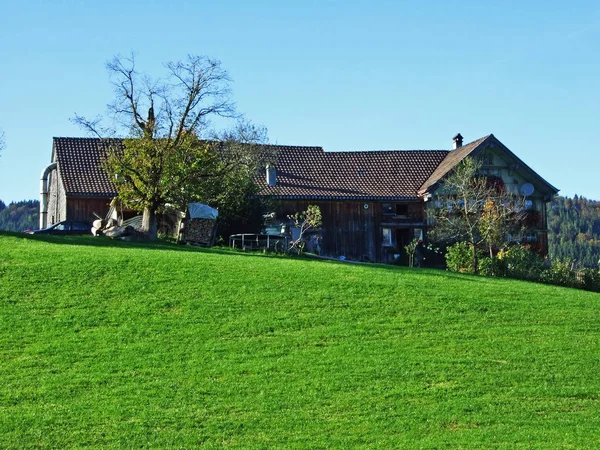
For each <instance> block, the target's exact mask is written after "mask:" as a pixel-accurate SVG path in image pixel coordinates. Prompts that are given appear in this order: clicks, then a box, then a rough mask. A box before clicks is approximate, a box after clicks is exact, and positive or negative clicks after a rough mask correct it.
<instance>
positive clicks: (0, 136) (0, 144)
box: [0, 131, 6, 151]
mask: <svg viewBox="0 0 600 450" xmlns="http://www.w3.org/2000/svg"><path fill="white" fill-rule="evenodd" d="M4 147H6V141H5V140H4V132H3V131H0V151H2V150H4Z"/></svg>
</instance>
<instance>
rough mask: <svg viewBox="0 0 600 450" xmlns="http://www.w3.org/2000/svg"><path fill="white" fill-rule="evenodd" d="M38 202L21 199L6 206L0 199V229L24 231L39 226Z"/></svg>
mask: <svg viewBox="0 0 600 450" xmlns="http://www.w3.org/2000/svg"><path fill="white" fill-rule="evenodd" d="M39 211H40V202H39V201H37V200H23V201H20V202H13V203H10V204H9V205H8V206H6V204H5V203H4V202H3V201H2V200H0V230H4V231H25V230H36V229H38V228H39V221H38V217H39Z"/></svg>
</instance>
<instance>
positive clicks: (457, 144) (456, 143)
mask: <svg viewBox="0 0 600 450" xmlns="http://www.w3.org/2000/svg"><path fill="white" fill-rule="evenodd" d="M452 141H453V145H452V149H453V150H456V149H457V148H460V147H462V141H463V137H462V136H461V135H460V133H458V134H457V135H456V136H454V137H453V138H452Z"/></svg>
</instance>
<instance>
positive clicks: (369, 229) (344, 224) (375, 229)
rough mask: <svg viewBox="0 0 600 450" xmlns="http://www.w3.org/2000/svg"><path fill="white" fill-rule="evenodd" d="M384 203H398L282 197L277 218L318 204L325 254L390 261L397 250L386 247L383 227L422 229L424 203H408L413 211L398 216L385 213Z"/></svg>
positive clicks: (322, 246)
mask: <svg viewBox="0 0 600 450" xmlns="http://www.w3.org/2000/svg"><path fill="white" fill-rule="evenodd" d="M384 203H393V204H394V205H396V204H398V202H389V201H388V202H385V201H383V202H382V201H373V200H367V201H341V200H280V203H279V207H278V209H277V217H279V218H280V219H284V218H286V217H287V216H288V215H291V214H294V213H296V212H301V211H305V210H306V209H307V207H308V206H309V205H317V206H318V207H319V208H320V209H321V216H322V218H323V226H322V229H321V236H322V242H321V252H322V254H324V255H326V256H332V257H340V256H345V257H346V258H348V259H351V260H359V261H374V262H390V260H391V258H392V254H393V253H396V251H397V250H393V249H390V248H384V247H383V246H382V227H384V226H385V227H388V228H392V230H394V231H395V230H396V229H399V228H402V229H412V228H414V227H415V224H417V227H418V228H423V226H422V222H423V206H422V203H420V202H404V203H402V204H406V205H407V206H408V211H409V212H408V214H407V215H406V217H398V216H395V215H384V214H383V204H384ZM365 206H367V207H366V208H365ZM394 239H395V238H394Z"/></svg>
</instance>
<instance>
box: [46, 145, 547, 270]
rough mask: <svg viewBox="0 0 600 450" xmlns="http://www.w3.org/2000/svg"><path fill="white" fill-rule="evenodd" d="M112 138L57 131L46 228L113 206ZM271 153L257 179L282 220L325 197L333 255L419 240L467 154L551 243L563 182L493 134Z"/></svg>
mask: <svg viewBox="0 0 600 450" xmlns="http://www.w3.org/2000/svg"><path fill="white" fill-rule="evenodd" d="M115 143H117V144H118V141H117V142H111V144H113V145H114V144H115ZM108 145H109V144H108V143H106V142H105V141H101V140H99V139H94V138H54V143H53V150H52V162H51V164H50V165H49V166H47V167H46V168H45V169H44V171H43V172H42V199H41V207H40V208H41V211H40V212H41V214H40V222H41V223H40V226H46V225H49V224H52V223H56V222H59V221H62V220H66V219H71V220H93V218H94V215H93V213H96V214H99V215H101V216H103V215H104V214H106V212H107V211H108V208H109V203H110V200H111V199H112V197H114V196H115V195H116V190H115V188H114V185H113V183H112V181H111V180H110V179H109V178H108V175H107V174H106V172H105V171H104V170H103V169H102V167H101V160H102V157H103V155H104V154H105V152H106V149H107V147H108ZM269 152H270V153H271V154H274V155H275V161H273V163H272V164H271V166H270V167H267V168H266V170H265V172H264V174H263V175H262V176H259V177H257V183H258V185H259V188H260V195H261V196H264V197H266V198H270V199H273V200H275V204H276V211H275V213H276V215H277V217H278V218H279V219H281V220H282V221H283V220H285V218H286V216H287V215H289V214H293V213H296V212H300V211H303V210H305V209H306V208H307V207H308V205H318V206H319V207H320V209H321V213H322V217H323V227H322V230H321V238H322V239H321V253H322V254H324V255H327V256H332V257H340V256H344V257H345V258H347V259H352V260H362V261H376V262H390V261H392V260H393V258H394V255H396V254H398V253H399V252H400V251H402V250H403V247H404V246H405V245H406V244H408V243H409V242H410V241H411V240H412V239H414V238H417V239H423V238H425V237H426V233H427V207H428V204H431V203H430V202H431V200H432V199H434V198H435V196H436V191H437V189H438V188H439V186H440V182H441V181H442V180H443V178H444V177H445V176H446V175H447V174H448V173H449V172H450V171H451V170H452V168H453V167H455V166H456V165H457V164H458V163H459V162H460V161H462V160H463V159H464V158H467V157H473V158H476V159H478V160H479V161H480V162H481V163H482V168H481V171H482V173H483V174H484V175H487V176H490V177H496V178H499V179H502V181H503V183H504V185H505V186H506V187H507V188H508V189H509V190H511V191H513V192H520V193H522V194H523V195H526V197H527V205H528V209H529V212H528V214H529V217H530V219H531V220H530V221H529V224H528V226H529V229H528V233H527V236H526V237H525V239H526V240H527V242H528V243H529V244H531V245H532V246H533V247H535V248H537V249H538V250H539V251H540V252H541V253H545V252H546V251H547V226H546V203H547V202H549V201H550V200H551V199H552V197H553V196H554V195H556V194H557V192H558V190H557V189H556V188H555V187H553V186H552V185H550V184H549V183H548V182H546V181H545V180H544V179H543V178H542V177H540V176H539V175H538V174H537V173H536V172H534V171H533V170H532V169H531V168H530V167H529V166H528V165H526V164H525V163H524V162H523V161H521V160H520V159H519V158H518V157H517V156H516V155H515V154H514V153H512V152H511V151H510V150H509V149H508V148H507V147H506V146H504V145H503V144H502V143H501V142H500V141H499V140H498V139H497V138H496V137H495V136H494V135H492V134H490V135H488V136H485V137H483V138H481V139H478V140H476V141H473V142H471V143H468V144H465V145H462V136H461V135H460V134H458V135H456V136H455V137H454V139H453V148H452V149H451V150H386V151H358V152H326V151H324V150H323V148H321V147H299V146H279V145H270V146H269ZM45 185H46V186H47V188H44V186H45ZM42 222H43V223H42ZM256 231H257V232H258V231H259V230H256Z"/></svg>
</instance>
